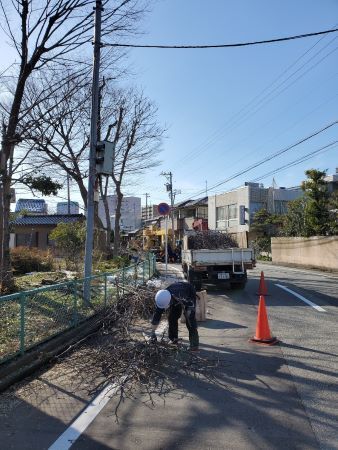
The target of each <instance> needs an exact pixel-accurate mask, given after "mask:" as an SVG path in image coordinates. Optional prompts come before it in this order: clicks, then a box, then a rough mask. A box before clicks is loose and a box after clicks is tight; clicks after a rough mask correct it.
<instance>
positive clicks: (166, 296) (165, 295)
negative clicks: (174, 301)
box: [155, 289, 171, 309]
mask: <svg viewBox="0 0 338 450" xmlns="http://www.w3.org/2000/svg"><path fill="white" fill-rule="evenodd" d="M170 300H171V294H170V292H169V291H167V290H166V289H161V290H160V291H158V292H157V293H156V295H155V303H156V305H157V306H158V307H159V308H162V309H167V308H168V306H169V304H170Z"/></svg>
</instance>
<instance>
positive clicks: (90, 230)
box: [84, 0, 103, 303]
mask: <svg viewBox="0 0 338 450" xmlns="http://www.w3.org/2000/svg"><path fill="white" fill-rule="evenodd" d="M102 10H103V8H102V0H96V4H95V25H94V42H93V45H94V57H93V79H92V110H91V122H90V153H89V176H88V198H87V230H86V250H85V271H84V276H85V279H86V280H85V285H84V299H85V302H87V303H89V301H90V276H91V274H92V261H93V242H94V212H95V205H94V189H95V181H96V148H97V122H98V110H99V89H100V88H99V74H100V53H101V51H100V50H101V15H102Z"/></svg>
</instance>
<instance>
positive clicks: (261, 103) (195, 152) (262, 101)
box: [176, 37, 338, 167]
mask: <svg viewBox="0 0 338 450" xmlns="http://www.w3.org/2000/svg"><path fill="white" fill-rule="evenodd" d="M336 38H337V37H335V38H334V39H333V40H331V41H330V42H329V43H327V44H326V45H325V46H324V47H322V48H321V49H320V50H319V51H318V52H317V53H316V54H315V55H313V56H312V57H311V58H309V59H308V60H307V61H306V62H305V63H304V64H303V65H302V66H301V67H300V68H299V69H297V70H296V71H294V72H293V73H292V74H291V75H289V77H288V78H287V79H285V80H284V81H282V82H281V83H280V84H279V85H278V86H277V87H275V88H274V89H273V90H272V91H270V92H269V93H268V94H266V95H265V96H264V97H263V98H262V99H260V100H259V102H258V104H256V105H254V106H253V107H251V108H249V109H251V110H249V111H246V112H245V113H244V114H243V115H242V116H241V117H239V118H238V119H236V120H235V123H233V124H231V125H229V126H228V127H226V128H225V129H224V130H223V131H222V132H221V133H219V135H218V136H217V137H215V138H212V139H210V140H209V141H207V142H206V143H205V144H203V145H202V146H201V147H200V148H199V149H198V150H196V148H198V147H196V148H195V149H194V150H192V151H190V152H189V153H188V154H187V155H185V156H183V157H182V158H181V159H180V160H178V162H177V164H178V163H179V165H180V167H181V166H182V165H183V164H185V163H186V162H187V161H191V158H192V159H196V158H197V157H198V156H199V155H200V154H202V153H203V152H205V151H206V150H207V149H208V148H209V147H211V146H212V145H214V144H215V142H217V140H219V139H220V138H222V137H224V136H225V135H226V134H229V133H230V132H231V131H233V130H234V129H235V128H238V126H239V125H241V124H242V123H243V122H246V121H247V120H249V119H250V118H251V117H252V116H254V115H255V114H256V113H257V112H258V111H260V110H261V109H262V108H263V107H264V106H266V105H267V104H268V103H270V102H271V101H273V100H274V99H275V98H277V97H279V96H280V95H281V94H282V93H283V92H285V91H286V90H287V89H289V88H290V87H291V86H293V85H294V84H295V83H296V82H297V81H299V80H300V79H301V78H303V77H304V76H305V75H306V74H307V73H309V72H310V71H311V70H313V69H314V68H315V67H317V66H318V65H319V64H320V63H321V62H323V61H324V60H325V59H326V58H328V57H329V56H330V55H331V54H332V53H334V52H335V51H337V50H338V47H335V48H334V49H332V50H331V51H330V52H328V53H327V54H325V55H324V56H323V57H322V58H321V59H320V60H319V61H317V62H315V63H314V64H313V65H312V66H310V67H309V68H308V69H307V70H305V71H304V72H303V73H301V74H300V75H299V76H298V77H297V78H296V79H294V80H292V81H291V82H290V83H289V84H287V85H286V86H285V87H284V88H283V89H281V90H280V91H279V92H277V93H276V95H274V96H273V97H272V98H269V97H270V96H271V95H272V94H273V93H274V92H276V90H278V89H279V88H280V87H282V86H283V84H284V83H285V82H286V81H287V80H289V79H290V78H291V77H292V76H294V75H295V74H296V73H298V71H299V70H301V69H302V68H304V67H305V65H307V64H308V63H309V62H311V61H312V60H313V59H314V58H315V57H316V56H318V55H319V54H320V53H321V52H322V51H323V50H325V48H327V46H328V45H330V44H331V43H332V42H333V41H334V40H335V39H336ZM259 128H260V127H259ZM177 164H176V166H177Z"/></svg>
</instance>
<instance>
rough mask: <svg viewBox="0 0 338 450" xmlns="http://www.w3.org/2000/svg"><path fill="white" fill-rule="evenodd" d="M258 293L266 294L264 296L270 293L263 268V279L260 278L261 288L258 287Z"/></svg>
mask: <svg viewBox="0 0 338 450" xmlns="http://www.w3.org/2000/svg"><path fill="white" fill-rule="evenodd" d="M257 295H264V297H265V296H266V295H268V288H267V287H266V284H265V280H264V272H263V270H262V271H261V279H260V280H259V288H258V292H257Z"/></svg>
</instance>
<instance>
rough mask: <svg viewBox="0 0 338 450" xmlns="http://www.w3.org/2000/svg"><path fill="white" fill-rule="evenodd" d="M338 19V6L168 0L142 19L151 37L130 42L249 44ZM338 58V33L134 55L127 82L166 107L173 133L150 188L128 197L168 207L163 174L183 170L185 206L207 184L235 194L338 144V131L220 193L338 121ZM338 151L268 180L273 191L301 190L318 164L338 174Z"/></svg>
mask: <svg viewBox="0 0 338 450" xmlns="http://www.w3.org/2000/svg"><path fill="white" fill-rule="evenodd" d="M337 23H338V1H337V0H321V1H320V2H316V1H309V0H297V1H292V0H284V1H271V0H270V1H266V0H237V1H228V0H212V1H209V2H206V1H205V0H204V1H202V0H158V1H155V2H154V3H153V4H152V8H151V11H150V12H149V13H148V14H147V15H146V16H145V18H144V20H143V22H142V23H141V26H140V28H141V29H142V30H144V31H145V33H144V34H143V35H141V36H137V37H136V38H134V39H130V42H133V43H137V44H141V43H143V44H217V43H231V42H242V41H252V40H261V39H266V38H277V37H281V36H288V35H296V34H302V33H309V32H314V31H320V30H324V29H328V28H333V27H334V26H335V25H336V24H337ZM312 47H313V48H312ZM305 52H307V53H306V54H305ZM304 54H305V55H304ZM299 58H300V59H299ZM337 59H338V33H335V34H331V35H327V36H325V37H323V38H322V39H320V37H312V38H307V39H302V40H298V41H290V42H285V43H279V44H270V45H264V46H256V47H246V48H235V49H211V50H156V49H132V50H130V53H129V59H128V63H129V64H130V66H131V68H132V71H133V74H134V75H133V76H132V77H130V78H129V79H128V80H127V83H129V82H130V83H133V84H136V85H138V86H140V87H141V88H143V90H144V92H145V94H146V95H147V96H148V97H150V98H151V99H152V100H153V101H154V102H155V103H156V104H157V106H158V108H159V120H160V122H161V123H162V124H165V125H166V126H167V128H168V131H167V133H166V135H167V137H166V138H165V140H164V142H163V152H162V153H161V154H160V159H161V160H162V164H161V166H160V167H159V168H156V169H154V170H153V171H152V172H151V173H149V174H147V176H145V177H143V183H142V184H139V185H137V186H135V187H132V186H128V193H129V194H134V195H140V196H141V194H143V193H145V192H149V193H150V195H151V197H150V201H151V203H157V202H159V201H167V200H168V197H167V193H166V191H165V188H164V182H165V180H164V178H163V177H161V176H160V172H161V171H162V170H163V171H169V170H171V171H172V172H173V174H174V188H176V189H180V190H181V191H182V194H181V195H180V196H178V197H177V200H183V199H186V198H188V197H195V196H196V195H198V194H199V192H201V191H202V190H204V189H205V182H206V181H207V184H208V187H209V192H208V193H209V194H213V193H215V192H222V191H226V190H229V189H232V188H236V187H237V186H240V185H242V184H243V183H244V182H245V181H252V180H255V179H256V178H260V177H262V176H264V175H265V174H267V173H268V172H271V171H273V170H275V169H277V168H279V167H281V166H283V165H285V164H287V163H289V162H292V161H294V160H295V159H297V158H300V157H302V156H304V155H306V154H308V153H309V152H311V151H314V150H316V149H318V148H320V147H322V146H324V145H326V144H329V143H330V142H332V141H334V140H335V139H336V138H337V130H338V126H335V127H332V128H331V129H330V130H328V131H327V132H325V133H322V134H321V135H319V136H318V137H316V138H314V139H312V140H310V141H308V142H307V143H304V144H303V145H301V146H298V147H295V148H294V149H292V150H290V151H288V152H286V153H284V154H283V156H280V157H278V158H274V159H272V160H271V161H270V162H268V163H266V164H264V165H261V166H259V167H258V168H256V169H254V170H252V171H249V172H247V173H246V174H245V175H242V176H239V177H236V178H235V179H233V180H232V181H230V182H228V183H225V184H223V185H222V186H220V187H218V188H217V189H212V186H213V185H214V184H216V183H218V182H220V181H222V180H224V179H226V178H230V177H232V176H233V175H234V174H236V173H238V172H241V171H242V170H245V169H246V168H247V167H249V166H250V165H251V164H254V163H256V162H257V161H260V160H262V159H264V158H266V157H267V156H269V155H271V154H273V153H274V152H276V151H278V150H279V149H282V148H284V147H286V146H288V145H291V144H293V143H295V142H296V141H298V140H299V139H301V138H303V137H305V136H307V135H309V134H311V133H312V132H313V131H315V130H317V129H320V128H322V127H323V126H325V125H326V124H328V123H329V122H332V121H334V120H336V119H337V118H338V114H337V112H338V64H337ZM297 60H298V62H296V61H297ZM295 62H296V63H295ZM276 79H277V81H275V80H276ZM269 86H270V87H269ZM262 91H263V95H261V96H258V95H259V94H260V93H261V92H262ZM257 96H258V97H257ZM250 102H251V103H250ZM248 103H249V107H247V106H246V105H247V104H248ZM337 155H338V151H337V147H332V148H331V149H329V150H327V151H326V152H323V153H321V154H319V155H317V156H316V157H314V158H312V159H310V160H308V161H305V162H303V163H301V164H299V165H297V166H294V167H290V168H288V169H287V170H284V171H280V172H279V173H276V174H274V175H269V176H267V177H265V178H263V179H261V180H260V182H261V183H264V184H265V185H266V186H269V185H271V183H272V177H274V178H275V180H276V182H277V184H278V185H279V186H287V187H289V186H295V185H298V184H299V183H300V182H301V181H302V180H303V179H304V171H305V170H306V169H307V168H311V167H313V168H317V169H321V170H324V169H328V173H333V172H334V171H335V168H336V167H337V166H338V158H337ZM142 197H143V203H144V196H142Z"/></svg>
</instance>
